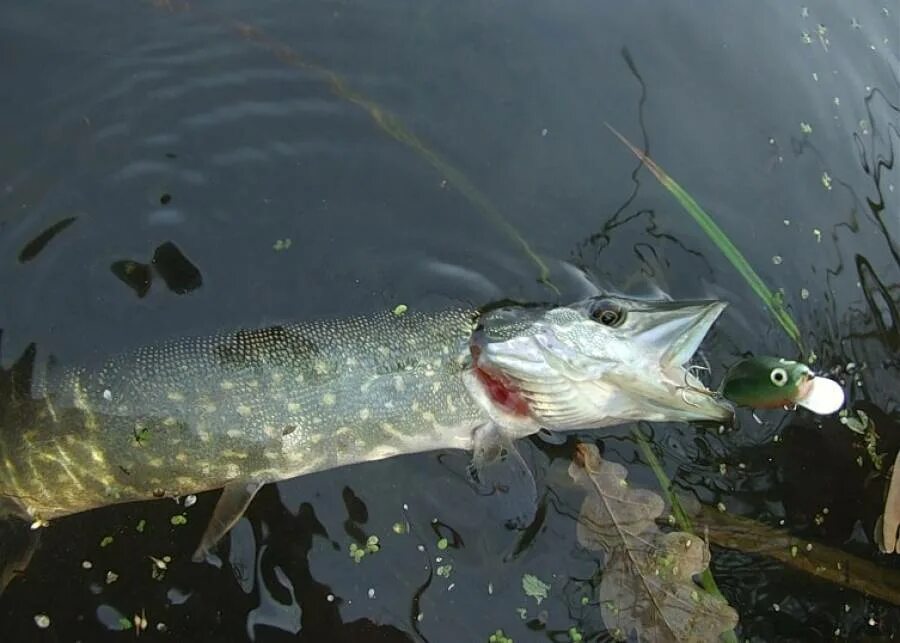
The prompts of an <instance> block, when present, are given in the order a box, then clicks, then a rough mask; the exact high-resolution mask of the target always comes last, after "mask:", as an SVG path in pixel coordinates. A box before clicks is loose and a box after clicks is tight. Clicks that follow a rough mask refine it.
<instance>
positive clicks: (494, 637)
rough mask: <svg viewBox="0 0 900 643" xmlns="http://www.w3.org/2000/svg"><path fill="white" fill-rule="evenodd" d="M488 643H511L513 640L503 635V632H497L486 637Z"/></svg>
mask: <svg viewBox="0 0 900 643" xmlns="http://www.w3.org/2000/svg"><path fill="white" fill-rule="evenodd" d="M488 643H513V640H512V639H511V638H509V637H508V636H507V635H506V634H504V633H503V630H497V631H496V632H494V633H493V634H491V635H490V636H489V637H488Z"/></svg>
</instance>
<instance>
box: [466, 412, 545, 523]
mask: <svg viewBox="0 0 900 643" xmlns="http://www.w3.org/2000/svg"><path fill="white" fill-rule="evenodd" d="M472 437H473V442H474V445H473V449H472V464H471V465H470V467H469V476H470V478H471V480H472V482H473V483H474V484H475V485H476V487H477V488H478V490H479V493H483V494H484V495H494V496H495V497H496V498H497V499H498V501H499V502H500V504H501V515H502V517H503V518H504V520H505V521H506V524H507V525H508V526H511V527H516V528H519V529H521V528H524V527H526V526H528V525H529V524H531V522H532V521H533V520H534V514H535V511H536V510H537V488H536V486H535V483H534V475H533V474H532V473H531V469H530V468H529V467H528V464H527V463H526V462H525V459H524V458H523V457H522V454H521V453H519V450H518V449H517V448H516V445H515V444H514V443H513V441H512V439H511V438H510V437H509V435H507V434H506V433H505V432H504V431H503V429H501V428H500V427H498V426H497V425H496V424H494V423H493V422H491V423H488V424H484V425H482V426H480V427H478V428H477V429H475V431H474V433H473V435H472Z"/></svg>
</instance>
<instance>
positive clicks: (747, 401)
mask: <svg viewBox="0 0 900 643" xmlns="http://www.w3.org/2000/svg"><path fill="white" fill-rule="evenodd" d="M813 379H814V376H813V373H812V371H810V370H809V367H807V366H806V365H805V364H801V363H800V362H792V361H790V360H786V359H782V358H780V357H749V358H746V359H742V360H741V361H739V362H738V363H737V364H735V365H734V366H732V367H731V368H730V369H729V370H728V373H726V374H725V379H724V380H722V389H721V390H722V396H723V397H724V398H725V399H727V400H730V401H731V402H734V403H735V404H737V405H739V406H750V407H753V408H758V409H775V408H779V407H790V406H793V405H794V404H795V403H796V402H797V400H798V398H802V397H804V396H805V395H807V393H809V390H810V387H811V385H812V381H813Z"/></svg>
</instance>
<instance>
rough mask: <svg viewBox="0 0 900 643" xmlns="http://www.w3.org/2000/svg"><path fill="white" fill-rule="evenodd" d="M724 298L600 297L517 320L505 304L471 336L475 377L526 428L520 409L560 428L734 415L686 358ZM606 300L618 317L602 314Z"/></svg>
mask: <svg viewBox="0 0 900 643" xmlns="http://www.w3.org/2000/svg"><path fill="white" fill-rule="evenodd" d="M724 308H725V304H723V303H721V302H718V301H697V302H671V301H659V302H646V301H640V300H630V299H625V298H621V297H614V298H613V297H598V298H591V299H588V300H585V301H582V302H578V303H575V304H572V305H570V306H564V307H557V308H550V309H547V310H546V311H545V312H544V313H543V314H538V315H536V314H535V313H534V311H533V310H529V311H527V312H526V313H525V315H524V316H523V321H521V322H520V323H516V322H514V321H512V320H514V319H515V314H514V313H512V312H510V311H509V310H504V311H503V312H502V314H501V315H499V316H497V317H496V318H493V319H492V318H491V317H490V313H489V314H488V317H487V318H486V319H484V320H482V325H481V327H480V328H479V330H477V331H476V333H475V334H474V335H473V339H472V356H473V371H474V372H475V373H476V375H477V376H476V377H475V378H474V379H476V380H479V379H480V380H481V381H482V399H484V398H486V399H487V400H488V401H489V402H490V403H492V404H493V405H494V407H495V408H494V410H493V412H494V413H498V409H497V408H496V407H498V406H499V407H501V408H500V409H499V412H500V413H503V414H505V415H506V416H507V417H509V416H510V415H511V416H512V418H511V419H512V420H514V421H515V422H516V423H517V426H520V427H522V428H523V429H524V427H526V426H528V425H529V422H528V421H526V418H525V417H522V416H523V415H524V416H527V420H529V421H530V425H531V426H534V425H536V426H540V427H545V428H548V429H550V430H556V431H566V430H576V429H585V428H592V427H601V426H610V425H615V424H621V423H624V422H629V421H636V420H646V421H655V422H663V421H717V422H728V421H730V420H731V419H732V418H733V415H734V410H733V408H732V407H731V405H730V404H729V403H727V402H726V401H724V400H723V399H721V397H720V396H718V395H717V394H716V393H713V392H712V391H710V390H708V389H707V388H706V387H705V386H704V385H703V384H702V383H701V382H700V380H699V379H698V378H697V377H696V376H695V375H694V374H693V373H691V372H690V370H689V368H688V367H687V364H688V362H689V360H690V359H691V357H692V356H693V354H694V353H695V352H696V350H697V349H698V347H699V345H700V343H701V342H702V340H703V338H704V337H705V336H706V334H707V332H708V331H709V329H710V327H711V326H712V324H713V322H714V321H715V320H716V318H718V316H719V315H720V314H721V312H722V310H723V309H724ZM610 310H612V311H615V312H616V316H617V319H616V323H614V324H605V323H601V322H600V321H598V319H604V320H607V317H606V316H605V315H604V312H605V313H608V312H609V311H610ZM598 312H599V313H600V314H598ZM481 374H487V376H488V377H487V379H488V380H489V381H490V382H491V384H492V386H484V385H483V382H484V380H485V379H486V378H485V377H483V376H481ZM498 382H499V383H502V385H503V386H504V387H505V390H502V395H498V394H497V391H496V387H497V383H498ZM470 389H471V387H470ZM501 397H502V398H504V399H510V398H514V399H521V400H524V403H525V407H526V408H527V412H526V413H522V411H521V408H522V405H516V407H514V411H513V412H511V411H510V409H509V408H508V407H505V406H504V405H503V404H500V403H499V399H498V398H501ZM495 419H496V418H495ZM498 421H500V420H498Z"/></svg>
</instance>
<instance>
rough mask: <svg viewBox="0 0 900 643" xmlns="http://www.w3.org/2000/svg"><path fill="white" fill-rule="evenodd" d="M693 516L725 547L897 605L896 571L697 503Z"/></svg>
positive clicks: (899, 600)
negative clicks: (771, 560) (697, 506)
mask: <svg viewBox="0 0 900 643" xmlns="http://www.w3.org/2000/svg"><path fill="white" fill-rule="evenodd" d="M696 519H697V520H698V521H699V522H700V523H701V524H702V525H703V527H704V528H705V529H706V530H707V532H708V533H709V539H710V540H711V541H712V542H713V543H715V544H716V545H718V546H719V547H724V548H727V549H734V550H737V551H741V552H744V553H746V554H756V555H760V556H767V557H768V558H773V559H775V560H777V561H779V562H781V563H783V564H784V565H786V566H788V567H792V568H793V569H796V570H798V571H801V572H803V573H805V574H809V575H810V576H814V577H815V578H817V579H819V580H823V581H828V582H829V583H834V584H835V585H839V586H841V587H846V588H848V589H852V590H854V591H857V592H860V593H862V594H867V595H869V596H872V597H874V598H877V599H879V600H883V601H886V602H888V603H891V604H893V605H898V606H900V573H898V571H897V570H896V569H891V568H889V567H885V566H882V565H876V564H875V563H873V562H871V561H868V560H864V559H862V558H859V557H858V556H854V555H853V554H850V553H848V552H845V551H843V550H841V549H838V548H836V547H830V546H828V545H822V544H819V543H813V542H811V541H809V540H806V539H803V538H798V537H797V536H794V535H792V534H791V533H790V532H788V531H787V530H786V529H777V528H775V527H769V526H768V525H764V524H761V523H759V522H756V521H755V520H751V519H750V518H744V517H742V516H735V515H732V514H728V513H725V512H722V511H718V510H717V509H715V508H714V507H707V506H703V505H701V508H700V513H699V515H698V516H696Z"/></svg>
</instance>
